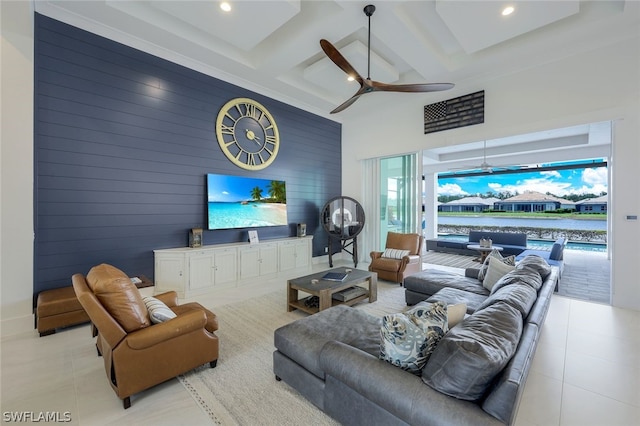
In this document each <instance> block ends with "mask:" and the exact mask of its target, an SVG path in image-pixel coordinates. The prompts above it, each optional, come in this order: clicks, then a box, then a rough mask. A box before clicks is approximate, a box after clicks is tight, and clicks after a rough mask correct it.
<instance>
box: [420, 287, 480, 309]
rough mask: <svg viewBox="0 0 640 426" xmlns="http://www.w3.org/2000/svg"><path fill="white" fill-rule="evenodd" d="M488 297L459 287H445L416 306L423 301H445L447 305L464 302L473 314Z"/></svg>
mask: <svg viewBox="0 0 640 426" xmlns="http://www.w3.org/2000/svg"><path fill="white" fill-rule="evenodd" d="M486 298H487V296H484V295H481V294H475V293H470V292H468V291H464V290H460V289H458V288H451V287H445V288H443V289H441V290H440V291H438V292H437V293H436V294H434V295H432V296H430V297H429V298H428V299H427V300H426V302H420V303H418V304H417V305H416V306H418V305H420V304H421V303H435V302H437V301H443V302H446V303H447V305H457V304H464V305H465V306H466V310H467V313H468V314H472V313H474V312H475V310H476V309H477V308H478V306H480V305H481V304H482V302H484V301H485V299H486Z"/></svg>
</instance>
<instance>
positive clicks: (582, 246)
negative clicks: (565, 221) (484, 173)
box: [438, 234, 607, 252]
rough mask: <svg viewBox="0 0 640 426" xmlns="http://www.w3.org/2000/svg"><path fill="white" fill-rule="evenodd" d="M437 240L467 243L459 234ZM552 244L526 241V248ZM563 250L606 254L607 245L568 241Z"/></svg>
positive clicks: (543, 247)
mask: <svg viewBox="0 0 640 426" xmlns="http://www.w3.org/2000/svg"><path fill="white" fill-rule="evenodd" d="M438 238H443V239H445V240H451V241H469V236H468V235H459V234H438ZM554 242H555V241H551V240H535V239H527V248H528V249H533V250H551V246H552V245H553V243H554ZM498 245H499V244H498ZM565 249H566V250H580V251H595V252H606V251H607V245H606V244H601V243H583V242H576V241H569V242H568V243H567V246H566V247H565Z"/></svg>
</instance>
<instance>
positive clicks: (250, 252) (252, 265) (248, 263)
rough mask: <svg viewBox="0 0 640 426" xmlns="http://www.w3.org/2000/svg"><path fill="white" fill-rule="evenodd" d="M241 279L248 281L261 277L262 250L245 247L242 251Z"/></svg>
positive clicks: (240, 255)
mask: <svg viewBox="0 0 640 426" xmlns="http://www.w3.org/2000/svg"><path fill="white" fill-rule="evenodd" d="M239 257H240V279H241V280H246V279H249V278H255V277H257V276H259V275H260V249H258V247H243V248H241V249H240V254H239Z"/></svg>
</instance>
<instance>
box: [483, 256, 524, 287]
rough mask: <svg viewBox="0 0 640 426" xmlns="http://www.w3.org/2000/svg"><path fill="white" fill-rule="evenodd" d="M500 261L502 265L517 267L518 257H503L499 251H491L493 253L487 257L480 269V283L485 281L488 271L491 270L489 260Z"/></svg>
mask: <svg viewBox="0 0 640 426" xmlns="http://www.w3.org/2000/svg"><path fill="white" fill-rule="evenodd" d="M492 257H493V258H495V259H499V260H500V261H501V262H502V263H504V264H506V265H510V266H516V257H515V256H513V255H511V256H507V257H502V253H500V251H499V250H491V253H489V254H488V255H487V258H486V259H485V260H484V263H483V264H482V266H481V267H480V271H478V281H480V282H482V281H484V276H485V275H486V273H487V269H489V260H490V259H491V258H492Z"/></svg>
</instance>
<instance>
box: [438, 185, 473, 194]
mask: <svg viewBox="0 0 640 426" xmlns="http://www.w3.org/2000/svg"><path fill="white" fill-rule="evenodd" d="M438 195H469V193H468V192H466V191H464V190H463V189H462V188H461V187H460V185H458V184H455V183H445V184H444V185H439V186H438Z"/></svg>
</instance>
